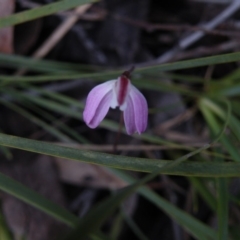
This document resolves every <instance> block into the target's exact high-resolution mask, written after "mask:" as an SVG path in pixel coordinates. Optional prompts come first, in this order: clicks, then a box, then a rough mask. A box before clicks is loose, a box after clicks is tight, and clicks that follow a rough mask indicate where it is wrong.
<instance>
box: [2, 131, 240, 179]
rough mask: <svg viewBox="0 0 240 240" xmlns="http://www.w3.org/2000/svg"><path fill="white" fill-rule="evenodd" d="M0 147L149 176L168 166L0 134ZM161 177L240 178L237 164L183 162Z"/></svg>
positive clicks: (151, 160)
mask: <svg viewBox="0 0 240 240" xmlns="http://www.w3.org/2000/svg"><path fill="white" fill-rule="evenodd" d="M0 145H3V146H8V147H12V148H17V149H22V150H25V151H29V152H35V153H40V154H45V155H50V156H55V157H62V158H66V159H71V160H77V161H83V162H87V163H93V164H99V165H104V166H108V167H114V168H119V169H125V170H133V171H140V172H152V171H154V170H155V169H156V167H159V168H160V167H163V166H165V165H167V164H168V163H169V160H153V159H144V158H135V157H125V156H117V155H111V154H105V153H98V152H91V151H83V150H78V149H75V148H69V147H63V146H58V145H55V144H52V143H46V142H42V141H36V140H30V139H26V138H20V137H16V136H10V135H6V134H3V133H0ZM162 173H163V174H170V175H181V176H199V177H235V176H240V163H233V162H228V163H214V162H185V163H181V164H179V165H178V166H175V167H173V168H171V169H166V170H164V171H163V172H162Z"/></svg>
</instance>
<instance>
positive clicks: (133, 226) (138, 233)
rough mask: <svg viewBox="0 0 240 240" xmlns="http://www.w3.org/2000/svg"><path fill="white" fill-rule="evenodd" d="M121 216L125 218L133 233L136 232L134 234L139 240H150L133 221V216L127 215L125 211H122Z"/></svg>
mask: <svg viewBox="0 0 240 240" xmlns="http://www.w3.org/2000/svg"><path fill="white" fill-rule="evenodd" d="M121 214H122V216H123V217H124V220H125V221H126V223H127V225H128V226H129V227H130V229H131V230H132V232H134V234H135V235H136V236H137V237H138V239H139V240H148V238H147V237H146V236H145V234H144V233H143V232H142V230H141V229H140V228H139V227H138V225H137V224H136V223H135V222H134V221H133V219H132V218H131V216H128V215H127V213H125V212H124V210H123V209H122V211H121Z"/></svg>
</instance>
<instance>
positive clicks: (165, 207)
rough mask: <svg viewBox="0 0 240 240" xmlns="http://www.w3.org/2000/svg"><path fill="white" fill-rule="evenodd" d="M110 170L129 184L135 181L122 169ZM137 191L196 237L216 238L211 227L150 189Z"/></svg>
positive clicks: (144, 188)
mask: <svg viewBox="0 0 240 240" xmlns="http://www.w3.org/2000/svg"><path fill="white" fill-rule="evenodd" d="M111 171H113V172H114V174H116V175H117V176H118V177H120V178H121V179H123V180H124V181H126V182H128V183H130V184H132V183H134V182H135V181H136V179H134V178H133V177H131V176H130V175H128V174H126V173H124V172H123V171H119V170H117V169H111ZM138 193H140V194H141V195H142V196H143V197H145V198H146V199H148V200H149V201H150V202H152V203H153V204H155V205H156V206H157V207H158V208H160V209H161V210H162V211H163V212H165V213H166V214H167V215H169V217H170V218H172V219H174V220H175V221H176V222H177V223H178V224H179V225H180V226H182V227H183V228H185V229H186V230H187V231H188V232H190V233H191V234H192V235H193V236H195V237H196V239H205V240H207V239H216V233H215V232H214V231H213V230H212V229H211V228H209V227H208V226H206V225H204V224H203V223H201V222H200V221H199V220H197V219H195V218H194V217H192V216H190V215H189V214H187V213H186V212H184V211H182V210H180V209H179V208H177V207H176V206H174V205H173V204H171V203H169V202H168V201H167V200H165V199H164V198H162V197H161V196H160V195H158V194H157V193H155V192H154V191H152V190H151V189H149V188H147V187H141V188H139V189H138Z"/></svg>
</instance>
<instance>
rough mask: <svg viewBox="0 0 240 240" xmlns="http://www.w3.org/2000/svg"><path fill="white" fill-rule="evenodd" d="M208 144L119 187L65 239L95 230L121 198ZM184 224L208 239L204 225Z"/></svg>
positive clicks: (118, 203)
mask: <svg viewBox="0 0 240 240" xmlns="http://www.w3.org/2000/svg"><path fill="white" fill-rule="evenodd" d="M227 124H228V119H227V120H226V123H225V124H224V127H223V129H222V131H221V132H220V133H219V135H218V136H217V138H216V139H215V140H214V141H213V143H214V142H216V141H218V140H219V139H220V138H221V136H222V134H223V132H224V130H225V129H226V126H227ZM210 146H211V144H208V145H206V146H204V147H202V148H199V149H197V150H195V151H193V152H191V153H188V154H186V155H184V156H182V157H180V158H178V159H176V160H175V161H170V162H169V163H168V164H166V165H165V166H163V167H162V168H160V169H159V168H158V169H157V170H155V171H154V172H152V173H151V174H148V175H147V176H145V177H144V178H143V179H141V180H139V181H137V182H136V181H135V182H134V184H132V185H130V186H128V187H125V188H123V189H121V190H120V191H119V192H118V193H116V194H115V195H113V196H112V197H110V198H108V199H107V200H105V201H103V202H101V203H99V204H98V205H97V206H96V207H94V208H93V209H92V210H90V211H89V212H88V214H87V215H86V216H84V217H83V218H82V219H81V220H80V223H79V225H78V226H77V228H76V229H75V230H74V231H73V232H72V233H71V234H70V235H69V236H68V237H67V238H66V240H75V239H77V238H78V237H79V236H81V238H85V237H87V236H88V235H89V234H90V233H92V232H93V231H96V229H98V228H99V227H100V226H101V224H102V223H103V221H105V220H106V219H107V217H109V216H110V215H111V213H112V212H113V211H114V210H115V209H116V208H117V207H118V206H119V205H120V203H121V202H122V201H123V200H125V199H126V198H127V197H129V196H130V195H131V194H132V193H134V192H135V191H136V190H137V189H138V188H139V187H141V186H142V185H143V184H145V183H147V182H148V181H150V180H151V179H153V178H154V177H156V176H158V175H159V174H160V173H161V172H162V171H163V170H164V169H165V170H166V169H171V168H173V167H174V166H177V165H179V164H180V163H182V162H184V161H186V160H187V159H189V158H190V157H192V156H194V155H196V154H198V153H200V152H201V151H203V150H205V149H207V148H209V147H210ZM99 216H101V217H99ZM175 216H176V215H175ZM181 220H182V221H183V219H181ZM195 223H196V222H195ZM186 224H187V226H188V227H189V229H188V230H189V231H190V232H191V233H192V234H194V236H195V234H196V233H197V236H198V238H199V239H202V240H205V239H208V237H207V236H206V230H207V228H205V229H204V231H202V230H203V229H200V227H202V228H204V227H203V226H204V225H203V226H202V225H201V224H200V223H199V224H198V225H193V224H192V223H190V222H188V221H187V223H186ZM194 227H195V228H199V229H195V228H194ZM213 235H215V234H214V232H213Z"/></svg>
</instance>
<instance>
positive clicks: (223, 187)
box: [217, 178, 228, 240]
mask: <svg viewBox="0 0 240 240" xmlns="http://www.w3.org/2000/svg"><path fill="white" fill-rule="evenodd" d="M217 190H218V205H217V215H218V239H219V240H225V239H228V184H227V179H225V178H218V179H217Z"/></svg>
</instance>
